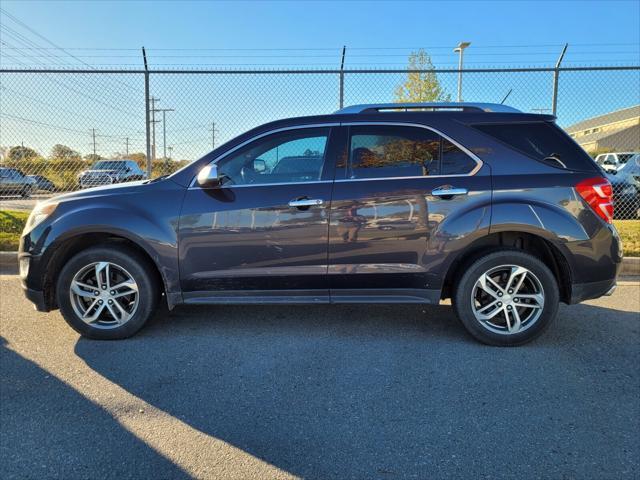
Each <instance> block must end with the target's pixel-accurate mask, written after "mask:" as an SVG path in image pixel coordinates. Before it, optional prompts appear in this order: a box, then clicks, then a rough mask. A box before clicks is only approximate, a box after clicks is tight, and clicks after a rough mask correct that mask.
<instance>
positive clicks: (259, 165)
mask: <svg viewBox="0 0 640 480" xmlns="http://www.w3.org/2000/svg"><path fill="white" fill-rule="evenodd" d="M266 170H267V162H265V161H264V160H262V159H261V158H256V159H255V160H254V161H253V171H254V172H256V173H262V172H265V171H266Z"/></svg>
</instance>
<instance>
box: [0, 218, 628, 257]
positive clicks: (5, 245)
mask: <svg viewBox="0 0 640 480" xmlns="http://www.w3.org/2000/svg"><path fill="white" fill-rule="evenodd" d="M28 216H29V212H21V211H16V210H0V251H15V250H18V240H19V239H20V233H21V232H22V229H23V228H24V224H25V222H26V221H27V217H28ZM613 223H614V225H615V226H616V228H617V229H618V232H619V233H620V237H622V245H623V247H624V255H625V256H626V257H640V220H614V221H613Z"/></svg>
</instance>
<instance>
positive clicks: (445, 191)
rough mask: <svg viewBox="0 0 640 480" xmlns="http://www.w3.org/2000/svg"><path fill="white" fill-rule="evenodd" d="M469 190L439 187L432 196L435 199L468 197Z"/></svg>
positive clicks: (433, 191) (432, 192)
mask: <svg viewBox="0 0 640 480" xmlns="http://www.w3.org/2000/svg"><path fill="white" fill-rule="evenodd" d="M467 193H469V190H467V189H466V188H454V187H438V188H434V189H433V190H432V191H431V195H433V196H434V197H453V196H454V195H466V194H467Z"/></svg>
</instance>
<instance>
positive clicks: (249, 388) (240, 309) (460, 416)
mask: <svg viewBox="0 0 640 480" xmlns="http://www.w3.org/2000/svg"><path fill="white" fill-rule="evenodd" d="M425 317H428V319H427V318H425ZM636 317H637V315H636V314H634V313H629V312H620V311H614V310H609V309H606V308H600V307H594V306H589V305H579V306H574V307H571V309H569V308H564V307H563V308H561V312H560V319H559V322H558V323H559V325H556V328H555V329H554V330H553V331H551V332H549V334H548V335H546V336H544V337H543V338H542V339H540V340H538V341H536V342H534V343H532V344H529V345H526V346H523V347H520V348H512V349H502V348H494V347H487V346H483V345H480V344H478V343H477V342H475V341H473V340H472V339H470V337H469V336H468V335H467V334H466V333H465V332H464V330H463V328H462V326H460V325H459V323H458V322H457V320H456V319H455V317H454V314H453V312H452V309H451V308H450V307H448V306H437V307H428V308H423V307H421V306H400V305H396V306H390V305H379V306H376V305H369V306H362V305H347V306H330V305H326V306H325V305H318V306H219V307H209V308H206V307H182V308H178V309H176V310H175V311H173V312H172V313H170V314H169V313H167V312H163V313H160V314H159V315H157V317H156V318H155V319H154V320H153V321H152V323H151V324H150V325H149V326H148V327H147V328H145V329H144V330H143V331H142V332H140V334H139V335H138V336H136V337H134V338H131V339H128V340H125V341H120V342H96V341H90V340H85V339H80V340H79V341H78V342H77V344H76V348H75V351H76V354H77V355H79V356H80V357H81V358H83V359H84V360H85V361H86V363H87V364H88V365H89V366H90V367H91V368H93V369H94V370H96V371H97V372H98V373H100V375H103V376H104V377H106V378H108V379H109V380H111V381H112V382H114V383H117V384H118V385H120V386H121V387H123V388H125V389H126V390H128V391H129V392H131V393H132V394H133V395H135V396H137V397H139V398H141V399H144V400H145V401H146V402H148V403H150V404H152V405H154V406H156V407H157V408H159V409H161V410H163V411H165V412H166V413H168V414H170V415H172V416H174V417H176V418H179V419H180V420H182V421H184V422H186V423H187V424H189V425H191V426H192V427H194V428H196V429H198V430H200V431H201V432H204V433H206V434H207V435H210V436H212V437H216V438H218V439H221V440H224V441H225V442H228V443H230V444H232V445H234V446H236V447H238V448H240V449H242V450H243V451H245V452H247V453H249V454H251V455H253V456H255V457H258V458H260V459H263V460H264V461H266V462H269V463H270V464H272V465H275V466H276V467H278V468H280V469H283V470H285V471H287V472H290V473H292V474H294V475H298V476H301V477H305V478H318V479H327V478H340V479H346V478H436V477H437V478H442V477H466V478H472V477H481V476H496V477H503V476H506V477H509V476H514V477H517V476H519V475H521V474H522V471H523V470H522V469H521V468H523V467H522V466H523V465H526V468H527V470H526V471H527V472H528V473H527V475H531V476H533V477H536V476H540V477H548V476H556V477H560V476H563V475H568V476H577V477H581V476H593V475H596V476H598V475H599V474H600V473H603V475H604V474H606V475H611V472H615V471H617V469H618V468H620V465H622V464H625V462H626V463H629V462H631V465H632V464H633V463H632V462H633V460H630V459H629V458H628V457H629V456H630V455H631V454H633V452H635V453H638V447H637V445H635V446H634V445H633V444H624V441H621V442H620V443H621V444H618V445H617V447H616V449H615V450H616V451H617V452H618V453H610V452H609V451H607V454H606V455H605V454H604V453H603V454H602V458H600V457H599V455H598V454H597V453H595V454H594V452H593V449H592V448H591V447H590V446H591V445H594V444H596V445H599V444H601V443H600V442H605V441H606V440H607V438H608V435H610V432H611V431H615V432H617V433H618V434H620V435H624V432H626V431H627V430H631V429H633V428H634V425H633V423H634V422H628V418H630V417H632V416H633V411H632V410H633V407H632V405H633V404H634V401H633V398H632V396H633V389H629V388H627V389H626V390H625V388H623V387H622V386H621V387H620V388H608V389H603V388H601V387H600V386H599V383H598V382H600V381H606V380H608V378H607V377H606V375H607V373H606V372H602V369H603V367H602V366H603V365H610V364H612V363H615V362H619V361H625V362H628V361H629V356H631V355H636V359H637V346H636V345H637V343H638V331H637V329H638V325H637V318H636ZM604 318H606V321H604V320H599V319H604ZM631 320H633V321H635V322H636V323H635V327H628V326H627V327H626V328H620V326H621V325H624V324H627V325H629V324H632V323H633V322H631ZM629 328H635V333H634V331H630V330H629ZM603 342H606V343H613V342H615V344H616V348H615V351H614V352H613V353H612V352H611V350H612V349H603V348H602V346H603ZM594 366H597V367H598V369H597V370H595V369H594ZM614 380H615V381H617V379H614ZM614 383H615V382H614ZM616 385H617V383H616ZM594 390H597V391H598V394H599V395H600V397H599V398H598V401H595V402H594V400H593V398H586V397H588V396H587V395H585V392H589V391H594ZM602 402H611V404H616V405H617V408H616V409H615V410H616V411H615V412H611V411H609V410H606V409H605V411H604V412H603V408H602V405H603V403H602ZM596 416H597V417H598V418H599V420H598V421H595V422H594V421H592V420H590V421H589V422H586V421H585V419H593V418H594V417H596ZM625 418H626V419H627V420H625ZM635 423H636V424H637V422H635ZM550 432H554V433H553V434H550ZM621 432H622V433H621ZM632 437H633V435H629V438H632ZM627 442H629V440H627ZM518 445H519V446H522V445H527V447H526V448H521V447H517V446H518ZM532 451H537V452H538V453H540V454H542V453H544V452H547V453H548V455H552V453H550V452H555V453H553V454H554V455H557V456H558V457H559V458H558V460H557V461H540V462H539V461H537V460H532V459H531V452H532ZM595 459H597V461H598V462H600V463H598V464H597V465H596V466H594V465H593V463H594V461H595ZM601 469H602V471H601ZM606 475H605V476H606Z"/></svg>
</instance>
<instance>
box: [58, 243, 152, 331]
mask: <svg viewBox="0 0 640 480" xmlns="http://www.w3.org/2000/svg"><path fill="white" fill-rule="evenodd" d="M158 289H159V286H158V285H157V282H156V281H155V276H154V274H153V270H152V269H151V267H150V266H149V264H148V262H147V261H146V259H145V258H144V257H142V256H141V255H140V254H138V253H137V252H135V251H133V250H129V249H125V248H122V247H115V246H108V247H106V246H102V247H93V248H89V249H87V250H84V251H82V252H80V253H78V254H77V255H75V256H74V257H73V258H72V259H71V260H70V261H69V262H67V264H66V265H65V266H64V268H63V269H62V271H61V272H60V276H59V278H58V283H57V300H58V305H59V306H60V311H61V312H62V316H63V317H64V319H65V320H66V321H67V323H68V324H69V325H70V326H71V327H72V328H73V329H74V330H76V331H77V332H78V333H80V334H81V335H82V336H84V337H88V338H95V339H101V340H112V339H121V338H126V337H129V336H131V335H133V334H134V333H136V332H137V331H138V330H140V328H142V326H143V325H144V324H145V323H146V321H147V320H148V319H149V317H151V315H152V314H153V312H154V310H155V307H156V305H157V303H158V296H159V295H158Z"/></svg>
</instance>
